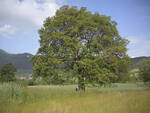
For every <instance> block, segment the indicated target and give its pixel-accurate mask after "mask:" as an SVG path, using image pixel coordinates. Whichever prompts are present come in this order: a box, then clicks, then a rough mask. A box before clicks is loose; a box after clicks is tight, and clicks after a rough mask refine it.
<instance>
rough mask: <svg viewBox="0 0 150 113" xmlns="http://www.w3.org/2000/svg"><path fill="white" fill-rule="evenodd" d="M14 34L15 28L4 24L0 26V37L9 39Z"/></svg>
mask: <svg viewBox="0 0 150 113" xmlns="http://www.w3.org/2000/svg"><path fill="white" fill-rule="evenodd" d="M15 32H16V28H14V27H12V26H10V25H8V24H5V25H3V26H0V35H2V36H4V37H10V36H12V35H14V34H15Z"/></svg>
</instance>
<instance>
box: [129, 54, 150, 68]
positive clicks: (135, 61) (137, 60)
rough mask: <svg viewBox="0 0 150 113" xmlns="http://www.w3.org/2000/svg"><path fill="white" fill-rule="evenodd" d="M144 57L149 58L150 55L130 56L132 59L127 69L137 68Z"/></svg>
mask: <svg viewBox="0 0 150 113" xmlns="http://www.w3.org/2000/svg"><path fill="white" fill-rule="evenodd" d="M144 59H150V57H145V56H142V57H135V58H132V59H131V64H130V67H129V69H130V70H132V69H137V68H139V66H140V65H142V64H143V60H144Z"/></svg>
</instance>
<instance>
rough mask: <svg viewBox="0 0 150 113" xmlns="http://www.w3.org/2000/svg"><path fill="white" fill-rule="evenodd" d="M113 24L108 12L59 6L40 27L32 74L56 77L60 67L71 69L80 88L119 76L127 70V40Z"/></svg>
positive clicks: (113, 79)
mask: <svg viewBox="0 0 150 113" xmlns="http://www.w3.org/2000/svg"><path fill="white" fill-rule="evenodd" d="M116 25H117V23H116V22H115V21H112V20H111V18H110V17H109V16H105V15H100V14H98V13H95V14H92V13H91V12H90V11H87V10H86V8H85V7H81V8H80V9H77V7H75V6H72V7H69V6H67V5H64V6H62V7H61V8H60V9H59V10H57V12H56V15H55V16H53V17H48V18H47V19H46V20H45V21H44V24H43V27H42V28H41V29H40V30H39V35H40V40H39V42H40V48H39V50H38V52H37V54H36V55H35V56H34V57H33V58H32V62H33V64H34V67H33V71H34V75H35V76H42V77H49V78H51V79H53V80H57V79H58V80H59V79H61V78H63V75H62V74H60V73H59V72H60V70H61V71H64V72H65V71H66V70H68V71H69V70H72V71H73V77H75V78H77V79H78V87H79V89H81V90H82V89H84V88H85V84H86V83H92V84H105V83H111V82H114V81H117V80H119V79H120V78H119V74H120V73H126V72H127V69H128V64H129V57H128V55H127V54H126V51H127V48H126V45H127V43H128V41H127V40H126V39H123V38H122V37H121V36H120V35H119V33H118V30H117V28H116Z"/></svg>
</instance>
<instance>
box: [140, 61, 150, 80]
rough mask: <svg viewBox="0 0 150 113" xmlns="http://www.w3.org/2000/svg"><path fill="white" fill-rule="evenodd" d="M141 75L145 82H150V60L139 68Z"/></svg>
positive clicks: (143, 62)
mask: <svg viewBox="0 0 150 113" xmlns="http://www.w3.org/2000/svg"><path fill="white" fill-rule="evenodd" d="M139 75H140V78H141V79H142V80H143V82H145V83H146V82H150V59H145V60H143V61H142V65H140V68H139Z"/></svg>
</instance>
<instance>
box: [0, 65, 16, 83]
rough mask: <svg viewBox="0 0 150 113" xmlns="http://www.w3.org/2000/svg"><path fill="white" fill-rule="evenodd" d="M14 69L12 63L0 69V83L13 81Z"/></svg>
mask: <svg viewBox="0 0 150 113" xmlns="http://www.w3.org/2000/svg"><path fill="white" fill-rule="evenodd" d="M16 72H17V69H16V67H15V66H14V65H13V64H12V63H8V64H5V65H4V66H2V67H1V69H0V81H2V82H9V81H14V80H15V73H16Z"/></svg>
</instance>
